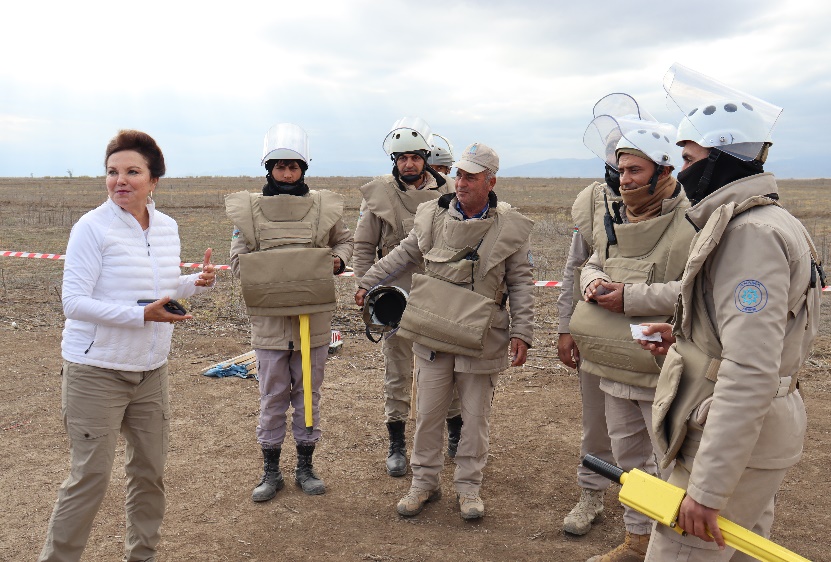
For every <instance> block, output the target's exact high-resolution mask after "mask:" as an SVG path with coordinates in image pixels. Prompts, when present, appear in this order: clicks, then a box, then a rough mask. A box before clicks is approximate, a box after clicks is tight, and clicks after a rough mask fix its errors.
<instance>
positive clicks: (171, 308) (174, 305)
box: [138, 299, 188, 316]
mask: <svg viewBox="0 0 831 562" xmlns="http://www.w3.org/2000/svg"><path fill="white" fill-rule="evenodd" d="M156 300H158V299H139V300H138V304H140V305H141V306H147V305H148V304H150V303H151V302H156ZM164 309H165V310H166V311H168V312H170V313H171V314H176V315H179V316H184V315H185V314H187V313H188V311H187V310H185V307H184V306H182V305H181V304H179V303H178V302H176V301H174V300H171V301H168V302H166V303H165V304H164Z"/></svg>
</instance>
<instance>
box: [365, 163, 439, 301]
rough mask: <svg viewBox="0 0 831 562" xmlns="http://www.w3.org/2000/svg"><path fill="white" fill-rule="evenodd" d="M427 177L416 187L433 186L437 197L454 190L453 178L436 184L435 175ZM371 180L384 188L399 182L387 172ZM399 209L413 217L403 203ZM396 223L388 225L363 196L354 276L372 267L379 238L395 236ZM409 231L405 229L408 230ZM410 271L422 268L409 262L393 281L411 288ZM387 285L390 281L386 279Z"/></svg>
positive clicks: (393, 186) (402, 213)
mask: <svg viewBox="0 0 831 562" xmlns="http://www.w3.org/2000/svg"><path fill="white" fill-rule="evenodd" d="M425 176H426V181H425V183H424V185H422V186H420V187H419V189H428V190H430V189H432V190H434V191H435V194H436V199H438V198H439V197H440V196H442V195H444V194H445V193H451V192H452V191H453V190H454V182H453V180H452V179H450V178H447V177H446V176H443V177H445V178H446V180H447V182H446V183H445V184H444V185H443V186H441V187H438V184H437V182H436V178H434V177H433V176H432V175H430V174H429V173H427V174H425ZM372 181H374V182H383V183H384V184H386V188H387V189H395V190H397V189H399V188H398V183H396V181H395V178H394V177H393V175H392V174H387V175H385V176H380V177H377V178H375V179H374V180H372ZM404 185H406V186H407V189H408V190H410V189H412V190H415V189H416V188H415V187H413V186H410V185H407V184H404ZM391 200H392V201H395V200H396V199H395V198H391ZM398 212H399V213H400V214H401V215H402V217H406V218H409V219H412V218H413V216H414V213H410V212H409V211H407V210H406V209H404V208H403V205H402V206H400V207H399V208H398ZM394 232H395V227H394V226H393V225H391V224H390V223H389V222H387V221H385V220H383V219H382V218H381V217H379V216H378V215H376V214H375V213H373V212H372V211H371V210H370V208H369V206H368V205H367V202H366V200H362V201H361V215H360V218H359V219H358V224H357V226H356V227H355V253H354V255H353V259H352V269H353V271H354V272H355V280H356V281H360V279H361V278H362V277H363V276H364V274H365V273H366V272H367V271H368V270H369V268H370V267H372V264H374V263H375V262H376V261H377V259H378V252H379V249H380V248H381V245H382V241H383V240H385V239H388V238H390V237H394V236H395V235H394ZM408 233H409V232H407V233H405V237H406V234H408ZM401 240H402V239H398V240H396V242H400V241H401ZM413 273H423V270H422V269H419V268H418V266H416V265H415V264H410V265H409V266H408V269H407V271H405V272H401V273H400V274H399V275H398V277H397V280H396V282H395V283H394V284H395V285H396V286H398V287H400V288H402V289H404V290H405V291H409V290H410V285H411V281H412V276H413ZM385 284H387V285H390V284H393V283H385Z"/></svg>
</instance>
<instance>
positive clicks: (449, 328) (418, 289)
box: [398, 202, 534, 359]
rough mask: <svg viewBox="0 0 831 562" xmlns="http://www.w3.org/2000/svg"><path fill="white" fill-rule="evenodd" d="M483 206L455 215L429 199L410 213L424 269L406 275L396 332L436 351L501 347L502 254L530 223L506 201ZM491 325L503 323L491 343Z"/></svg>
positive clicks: (504, 315) (484, 352)
mask: <svg viewBox="0 0 831 562" xmlns="http://www.w3.org/2000/svg"><path fill="white" fill-rule="evenodd" d="M451 204H453V203H452V202H451ZM489 214H490V216H489V217H488V218H485V219H477V220H464V221H463V220H456V219H454V218H452V217H450V215H449V211H448V209H446V208H443V207H441V206H439V205H438V204H437V203H430V204H429V205H425V206H424V207H423V208H422V211H421V212H419V213H418V214H417V215H416V217H415V226H414V229H415V232H416V235H417V237H418V246H419V249H420V250H421V252H422V255H423V256H424V269H425V275H421V274H415V275H414V276H413V288H412V291H411V292H410V295H409V300H408V303H407V308H406V309H405V310H404V317H403V318H402V319H401V327H400V328H399V331H398V335H401V336H402V337H405V338H408V339H412V340H414V341H417V342H419V343H421V344H423V345H425V346H427V347H429V348H431V349H435V350H437V351H446V352H449V353H458V354H461V355H469V356H473V357H481V358H484V359H493V358H495V357H497V356H498V355H502V354H504V353H505V346H507V344H508V339H509V338H508V331H507V327H508V312H507V311H506V310H505V303H506V300H507V287H506V285H505V260H506V259H507V258H508V257H509V256H510V255H511V254H513V253H514V252H516V251H517V250H518V249H519V248H520V247H521V246H522V245H523V244H524V243H525V242H526V240H528V236H529V235H530V233H531V228H532V227H533V224H534V223H533V221H531V220H530V219H528V218H526V217H524V216H523V215H521V214H520V213H518V212H517V211H515V210H513V209H512V208H511V206H510V205H508V204H506V203H498V205H497V207H496V208H492V209H491V210H490V213H489ZM492 326H493V327H500V328H502V330H501V332H502V333H501V334H500V335H499V337H500V338H502V339H504V341H502V342H500V343H498V344H496V345H491V344H490V340H488V336H489V333H490V332H491V331H492V330H491V327H492ZM486 340H487V341H488V345H485V344H486ZM489 354H490V355H489Z"/></svg>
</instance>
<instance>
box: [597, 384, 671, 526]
mask: <svg viewBox="0 0 831 562" xmlns="http://www.w3.org/2000/svg"><path fill="white" fill-rule="evenodd" d="M606 424H607V426H608V430H609V438H610V439H611V442H612V452H613V453H614V457H615V461H616V462H617V465H618V466H619V467H620V468H622V469H623V470H625V471H627V472H628V471H630V470H632V469H633V468H637V469H640V470H642V471H644V472H646V473H647V474H651V475H652V476H659V477H660V474H659V472H658V463H657V459H656V457H655V450H656V446H655V441H654V437H653V435H652V400H632V399H628V398H618V397H617V396H612V395H611V394H608V393H607V394H606ZM623 523H624V524H625V526H626V530H627V531H629V532H630V533H635V534H638V535H648V534H649V533H650V532H651V531H652V519H650V518H649V517H647V516H646V515H643V514H642V513H638V512H637V511H635V510H634V509H632V508H631V507H628V506H624V508H623Z"/></svg>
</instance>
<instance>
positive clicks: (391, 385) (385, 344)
mask: <svg viewBox="0 0 831 562" xmlns="http://www.w3.org/2000/svg"><path fill="white" fill-rule="evenodd" d="M381 353H382V354H383V355H384V417H385V421H386V422H387V423H389V422H396V421H407V418H408V417H409V415H410V399H411V393H412V386H413V342H412V341H411V340H405V339H404V338H400V337H398V336H396V335H394V334H393V335H392V336H390V337H388V338H384V339H383V340H382V342H381ZM459 414H460V409H459V399H458V395H456V394H455V392H454V396H453V401H452V403H451V404H450V408H449V411H448V413H447V417H448V418H452V417H455V416H458V415H459Z"/></svg>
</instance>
